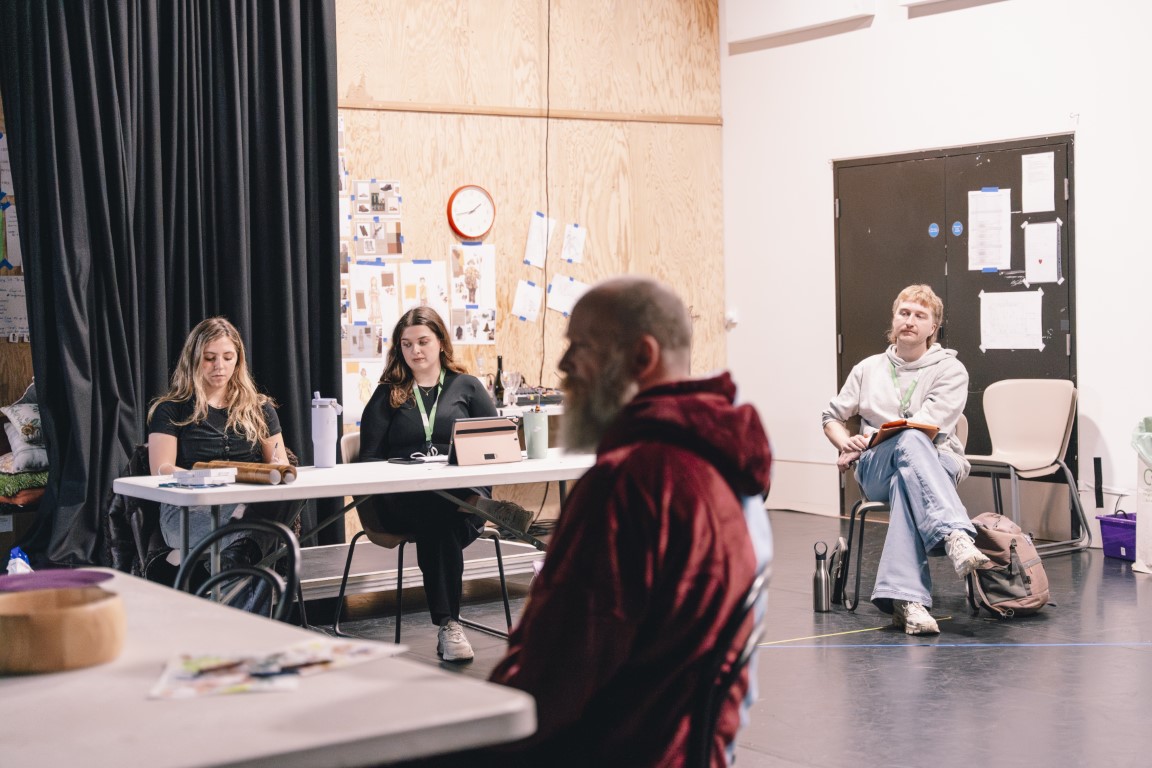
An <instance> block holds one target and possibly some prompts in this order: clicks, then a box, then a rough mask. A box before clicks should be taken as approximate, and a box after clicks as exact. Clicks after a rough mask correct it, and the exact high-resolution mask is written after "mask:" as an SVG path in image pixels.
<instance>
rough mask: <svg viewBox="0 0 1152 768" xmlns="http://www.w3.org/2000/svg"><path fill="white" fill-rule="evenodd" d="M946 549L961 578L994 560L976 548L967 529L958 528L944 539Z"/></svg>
mask: <svg viewBox="0 0 1152 768" xmlns="http://www.w3.org/2000/svg"><path fill="white" fill-rule="evenodd" d="M944 551H945V552H947V553H948V557H950V558H951V559H952V567H953V568H955V569H956V573H957V575H958V576H960V578H964V577H965V576H967V575H968V574H970V573H972V571H978V570H980V569H981V568H983V567H984V566H985V565H987V564H988V563H990V562H992V561H991V560H989V559H988V556H987V555H985V554H984V553H983V552H981V551H980V550H978V549H977V548H976V544H975V542H973V541H972V537H971V536H969V535H968V533H967V532H966V531H962V530H960V529H956V530H955V531H952V532H951V533H950V534H948V536H947V537H946V538H945V539H944Z"/></svg>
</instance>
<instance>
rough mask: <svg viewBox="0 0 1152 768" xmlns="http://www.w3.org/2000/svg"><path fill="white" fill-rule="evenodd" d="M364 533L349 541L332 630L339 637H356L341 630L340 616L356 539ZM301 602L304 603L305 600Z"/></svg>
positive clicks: (362, 532)
mask: <svg viewBox="0 0 1152 768" xmlns="http://www.w3.org/2000/svg"><path fill="white" fill-rule="evenodd" d="M363 535H364V531H359V532H357V533H356V535H355V536H353V537H352V541H351V542H349V543H348V559H347V560H345V561H344V576H343V577H342V578H341V579H340V594H339V596H337V598H336V619H335V621H333V622H332V632H333V634H335V635H336V636H337V637H355V635H350V634H348V633H347V632H341V631H340V616H341V614H343V612H344V592H345V591H346V590H347V589H348V574H349V572H350V571H351V570H352V555H353V554H354V553H355V552H356V540H357V539H359V538H360V537H361V536H363ZM300 604H301V605H303V604H304V603H303V601H301V603H300Z"/></svg>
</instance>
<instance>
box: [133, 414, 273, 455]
mask: <svg viewBox="0 0 1152 768" xmlns="http://www.w3.org/2000/svg"><path fill="white" fill-rule="evenodd" d="M263 411H264V420H265V422H267V424H268V434H269V436H272V435H278V434H280V419H279V418H278V417H277V416H276V409H274V408H273V407H272V406H270V405H268V404H267V403H265V404H264V406H263ZM191 415H192V401H191V400H184V401H182V402H172V401H171V400H166V401H164V402H162V403H160V404H159V405H157V406H156V411H155V412H154V413H153V414H152V419H151V420H150V421H149V422H148V432H149V433H152V432H159V433H160V434H162V435H172V436H173V437H175V438H176V440H177V444H176V466H178V467H183V468H184V469H191V468H192V465H193V464H195V463H196V462H198V461H264V449H263V447H262V446H261V445H260V442H259V441H255V442H252V441H250V440H249V439H248V437H247V436H246V435H245V434H244V433H242V432H237V431H236V430H234V429H227V428H226V425H227V423H228V411H227V410H226V409H224V408H213V407H212V406H208V418H206V419H205V420H204V421H201V422H193V423H192V424H186V425H184V426H182V427H178V426H176V422H178V421H185V420H187V419H188V418H189V417H190V416H191Z"/></svg>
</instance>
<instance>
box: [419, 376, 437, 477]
mask: <svg viewBox="0 0 1152 768" xmlns="http://www.w3.org/2000/svg"><path fill="white" fill-rule="evenodd" d="M416 386H417V388H419V386H420V385H419V384H417V385H416ZM442 389H444V369H443V368H441V369H440V381H439V382H437V384H436V399H435V400H433V401H432V411H431V412H428V411H425V410H424V398H423V397H421V396H420V394H419V393H417V395H416V407H417V408H419V409H420V421H422V422H424V446H425V448H426V449H427V453H428V455H429V456H435V455H436V449H435V448H434V447H433V446H432V427H434V426H435V425H436V409H437V408H439V407H440V391H441V390H442Z"/></svg>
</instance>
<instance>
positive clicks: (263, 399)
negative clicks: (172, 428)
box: [148, 317, 276, 444]
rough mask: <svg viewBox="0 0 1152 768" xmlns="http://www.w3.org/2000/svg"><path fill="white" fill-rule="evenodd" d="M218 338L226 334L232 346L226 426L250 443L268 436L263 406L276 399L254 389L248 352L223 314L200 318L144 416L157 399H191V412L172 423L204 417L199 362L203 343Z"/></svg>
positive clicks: (205, 410) (203, 396)
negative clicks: (233, 360)
mask: <svg viewBox="0 0 1152 768" xmlns="http://www.w3.org/2000/svg"><path fill="white" fill-rule="evenodd" d="M220 338H226V339H228V340H229V341H231V342H232V344H233V346H235V347H236V370H235V371H233V372H232V378H231V379H229V380H228V384H227V389H226V390H225V395H224V404H225V408H227V409H228V424H227V427H226V429H232V430H234V431H236V432H238V433H240V434H243V435H245V436H246V437H247V438H248V440H249V441H250V442H252V443H253V444H254V443H256V442H258V441H262V440H267V439H268V422H267V421H266V420H265V419H264V410H263V406H264V405H265V404H266V403H267V404H268V405H271V406H272V407H276V403H275V402H274V401H273V400H272V398H270V397H268V396H267V395H264V394H261V393H260V392H257V391H256V382H254V381H253V380H252V374H250V373H249V372H248V355H247V353H246V352H245V351H244V341H243V340H242V339H241V338H240V332H239V331H237V330H236V326H234V325H232V323H230V322H228V321H227V320H226V319H224V318H223V317H209V318H208V319H206V320H201V321H200V323H199V324H197V326H196V327H195V328H193V329H192V332H191V333H189V334H188V340H187V341H185V342H184V349H183V350H181V351H180V360H179V361H178V362H177V363H176V370H175V371H174V372H173V373H172V384H171V386H170V387H169V389H168V392H167V393H165V394H164V395H161V396H160V397H158V398H156V399H155V400H154V401H152V406H151V407H150V408H149V409H148V418H149V420H150V419H151V418H152V414H153V413H154V412H155V411H156V406H157V405H159V404H160V403H163V402H166V401H171V402H183V401H185V400H191V401H192V415H191V416H190V417H188V420H187V421H181V422H176V426H180V427H183V426H187V425H189V424H194V423H199V422H201V421H204V420H205V419H206V418H208V398H207V396H206V395H205V394H204V377H203V376H202V375H201V373H200V362H201V360H202V359H203V357H204V347H206V346H208V345H209V344H211V343H212V342H214V341H216V340H217V339H220Z"/></svg>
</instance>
